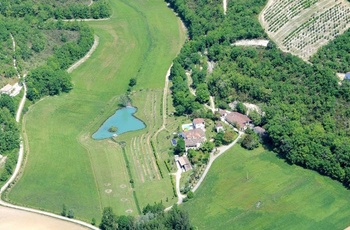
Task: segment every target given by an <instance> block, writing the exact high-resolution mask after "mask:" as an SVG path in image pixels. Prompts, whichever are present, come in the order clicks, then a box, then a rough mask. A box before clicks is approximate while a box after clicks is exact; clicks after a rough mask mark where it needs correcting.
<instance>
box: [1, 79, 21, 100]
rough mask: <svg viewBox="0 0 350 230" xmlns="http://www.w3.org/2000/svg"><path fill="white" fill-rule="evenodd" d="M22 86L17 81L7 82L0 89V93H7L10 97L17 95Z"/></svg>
mask: <svg viewBox="0 0 350 230" xmlns="http://www.w3.org/2000/svg"><path fill="white" fill-rule="evenodd" d="M21 89H22V86H21V85H20V84H19V83H18V82H17V83H15V84H14V85H10V84H7V85H5V86H4V87H2V88H1V89H0V94H7V95H10V96H11V97H15V96H17V95H18V94H19V93H20V92H21Z"/></svg>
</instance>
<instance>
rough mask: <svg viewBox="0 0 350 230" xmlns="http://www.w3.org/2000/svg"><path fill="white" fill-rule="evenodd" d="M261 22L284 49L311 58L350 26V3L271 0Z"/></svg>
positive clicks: (313, 0) (261, 16)
mask: <svg viewBox="0 0 350 230" xmlns="http://www.w3.org/2000/svg"><path fill="white" fill-rule="evenodd" d="M260 22H261V24H262V25H263V27H264V28H265V31H266V32H267V33H268V35H269V36H270V38H271V39H272V40H274V41H275V42H276V44H277V45H278V46H279V47H280V48H281V49H282V50H283V51H286V52H291V53H292V54H295V55H297V56H299V57H301V58H303V59H304V60H308V59H309V58H310V57H311V56H312V55H313V54H315V53H316V52H317V50H318V49H319V48H320V47H321V46H323V45H325V44H326V43H327V42H328V41H330V40H333V39H334V38H335V37H337V36H338V35H341V34H342V33H344V32H345V31H346V30H347V29H349V28H350V4H349V2H345V1H343V0H336V1H329V0H298V1H291V0H275V1H274V0H270V1H269V3H268V4H267V6H266V7H265V9H264V10H263V11H262V12H261V15H260Z"/></svg>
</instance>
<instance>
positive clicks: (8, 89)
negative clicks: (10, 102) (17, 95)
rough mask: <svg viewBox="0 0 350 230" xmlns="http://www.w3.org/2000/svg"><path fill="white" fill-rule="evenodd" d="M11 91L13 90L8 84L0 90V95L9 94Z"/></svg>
mask: <svg viewBox="0 0 350 230" xmlns="http://www.w3.org/2000/svg"><path fill="white" fill-rule="evenodd" d="M12 89H13V86H12V85H10V84H7V85H5V86H4V87H2V88H1V89H0V93H5V94H10V93H11V91H12Z"/></svg>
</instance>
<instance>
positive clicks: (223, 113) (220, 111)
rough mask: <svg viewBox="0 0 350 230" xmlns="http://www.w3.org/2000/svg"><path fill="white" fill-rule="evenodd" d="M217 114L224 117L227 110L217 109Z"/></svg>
mask: <svg viewBox="0 0 350 230" xmlns="http://www.w3.org/2000/svg"><path fill="white" fill-rule="evenodd" d="M219 114H220V117H221V118H225V117H226V116H227V114H229V112H228V111H227V110H223V109H219Z"/></svg>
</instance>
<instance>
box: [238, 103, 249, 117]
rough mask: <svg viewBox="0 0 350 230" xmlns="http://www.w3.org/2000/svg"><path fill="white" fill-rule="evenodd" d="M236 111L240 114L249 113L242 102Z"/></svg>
mask: <svg viewBox="0 0 350 230" xmlns="http://www.w3.org/2000/svg"><path fill="white" fill-rule="evenodd" d="M236 110H237V112H239V113H242V114H246V113H247V108H246V107H245V106H244V105H243V103H242V102H238V103H237V105H236Z"/></svg>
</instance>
